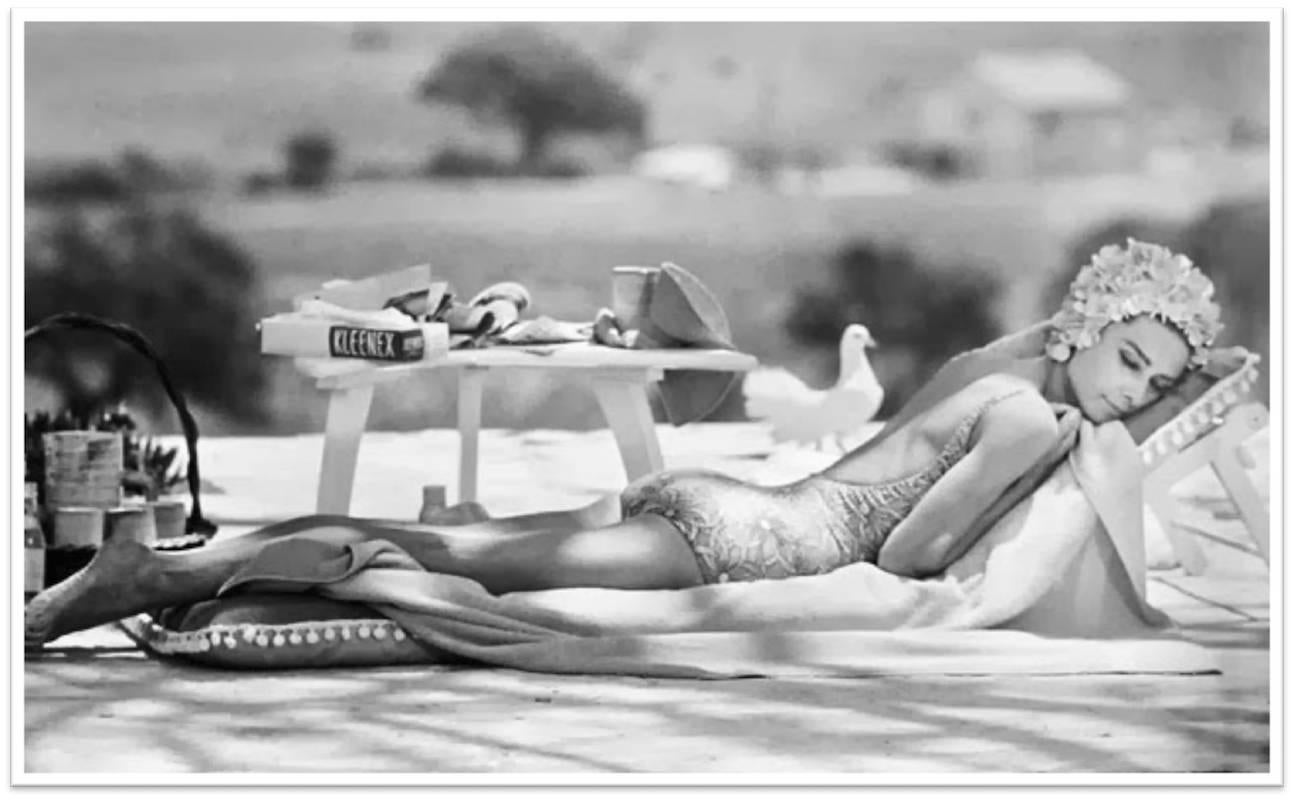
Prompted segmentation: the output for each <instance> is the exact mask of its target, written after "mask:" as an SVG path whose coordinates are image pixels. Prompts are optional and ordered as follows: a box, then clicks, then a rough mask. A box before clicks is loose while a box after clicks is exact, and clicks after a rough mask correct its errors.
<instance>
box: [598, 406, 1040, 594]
mask: <svg viewBox="0 0 1294 800" xmlns="http://www.w3.org/2000/svg"><path fill="white" fill-rule="evenodd" d="M1012 394H1016V392H1014V391H1013V392H1009V393H1007V394H1004V395H1001V396H998V397H994V398H993V399H991V400H989V401H988V402H987V403H984V404H983V405H981V406H980V407H979V408H978V409H977V410H975V411H973V412H971V413H970V414H968V415H967V416H966V418H965V419H964V420H962V422H961V423H960V424H959V425H958V426H957V428H956V429H955V430H954V432H953V434H952V436H951V437H949V440H948V442H947V444H945V445H944V447H943V449H942V450H941V451H940V452H939V454H938V455H937V456H936V457H935V459H934V460H933V461H932V462H931V463H930V464H929V465H927V466H926V467H925V468H924V469H921V470H919V471H917V472H915V473H913V474H911V475H908V476H906V477H903V478H898V479H896V480H890V481H884V482H880V483H868V484H858V483H846V482H843V481H839V480H836V479H833V478H830V477H828V476H826V475H821V474H815V475H810V476H809V477H807V478H804V479H802V480H799V481H796V482H795V483H791V484H788V485H785V486H776V487H766V486H758V485H754V484H749V483H744V482H742V481H739V480H736V479H735V478H730V477H728V476H726V475H723V474H721V473H718V472H713V471H710V470H671V471H666V472H660V473H656V474H654V475H648V476H646V477H644V478H641V479H639V480H637V481H635V482H634V483H632V484H630V485H629V486H628V488H626V489H625V491H624V492H623V493H622V494H621V496H620V505H621V511H622V514H623V516H624V517H625V518H629V517H632V516H636V515H639V514H659V515H661V516H663V517H665V518H666V519H668V520H670V522H672V523H673V524H674V526H675V527H676V528H678V530H679V532H680V533H682V534H683V537H684V538H685V539H686V540H687V542H688V544H690V545H691V547H692V551H693V552H694V553H695V555H696V560H697V564H698V566H699V567H700V569H701V576H702V579H703V580H704V581H705V582H706V583H723V582H726V581H753V580H761V579H769V578H790V577H794V576H797V575H817V574H822V573H825V572H831V571H832V570H834V569H838V568H840V567H843V566H845V565H847V564H853V563H857V562H859V561H867V562H870V563H873V564H874V563H876V559H877V556H878V555H879V554H880V551H881V545H883V544H884V543H885V540H886V539H887V538H888V537H889V535H890V533H891V532H893V530H894V528H895V526H897V525H898V524H899V523H900V522H901V521H902V520H903V519H904V518H905V517H907V515H908V514H909V513H911V511H912V509H913V508H914V507H915V506H916V504H917V502H918V501H919V500H920V499H921V498H922V497H923V496H924V495H925V493H926V492H927V491H929V489H930V487H931V486H933V485H934V484H935V482H936V481H938V480H939V479H940V478H941V477H943V476H944V474H945V473H947V472H948V470H949V469H951V468H952V466H953V465H954V464H956V463H957V462H958V461H960V460H961V459H962V457H964V456H965V455H966V453H967V452H968V451H969V449H970V441H971V433H972V431H973V430H974V429H975V425H976V423H978V422H979V420H980V417H981V416H982V415H983V414H984V411H985V410H986V409H987V408H988V407H989V406H990V405H992V404H994V403H996V402H998V401H1000V400H1002V399H1004V398H1005V397H1009V396H1010V395H1012Z"/></svg>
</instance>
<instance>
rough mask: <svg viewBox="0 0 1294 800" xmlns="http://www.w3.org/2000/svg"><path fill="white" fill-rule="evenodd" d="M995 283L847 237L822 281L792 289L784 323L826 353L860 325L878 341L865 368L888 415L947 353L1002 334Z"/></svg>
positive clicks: (979, 275)
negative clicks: (876, 381) (880, 388)
mask: <svg viewBox="0 0 1294 800" xmlns="http://www.w3.org/2000/svg"><path fill="white" fill-rule="evenodd" d="M999 288H1000V287H999V285H998V283H997V281H996V279H995V278H993V277H992V276H990V275H987V274H985V273H983V272H981V271H978V270H975V269H973V268H971V267H969V266H967V265H962V264H955V265H935V264H931V263H927V262H924V261H921V260H919V259H918V258H917V257H916V256H914V255H913V254H912V253H911V252H910V251H908V250H906V249H903V248H900V247H896V246H884V245H881V244H878V243H875V242H855V243H851V244H848V245H846V246H845V247H844V248H842V249H841V251H840V252H839V254H838V255H837V256H836V258H835V261H834V263H833V270H832V280H831V283H830V284H829V285H827V286H818V287H805V288H802V289H800V290H798V291H797V292H796V296H795V298H794V301H793V303H792V306H791V312H790V315H789V317H788V318H787V320H786V322H785V326H786V329H787V332H788V333H789V334H790V336H791V338H792V339H794V340H796V341H797V342H799V343H801V344H804V345H808V346H811V347H821V348H824V349H825V348H830V349H831V351H832V352H833V353H834V352H838V350H837V348H838V346H839V344H840V336H841V334H842V333H843V332H844V329H845V326H846V325H849V324H850V323H854V322H860V323H862V324H864V325H866V326H867V327H868V329H869V330H871V332H872V335H873V336H874V337H875V338H876V340H877V342H878V344H879V347H878V348H877V350H876V353H875V358H874V361H873V366H874V367H875V368H876V372H877V377H878V378H880V380H881V383H882V384H883V385H884V386H885V390H886V397H885V405H884V406H883V407H882V409H881V414H882V416H888V415H890V414H892V413H893V412H894V411H895V410H896V409H898V408H899V407H900V406H901V405H903V403H904V402H906V401H907V399H908V397H910V396H911V395H912V393H913V392H915V391H916V390H917V389H918V388H919V387H920V386H921V384H922V383H924V382H925V381H927V380H929V379H930V377H931V376H932V375H934V373H935V371H936V370H937V369H938V368H939V367H940V366H942V365H943V363H944V362H945V361H947V360H948V359H949V358H951V357H952V356H954V355H956V354H958V353H960V352H962V351H964V350H969V349H971V348H973V347H979V346H980V345H983V344H985V343H987V342H989V341H991V340H992V339H994V338H996V337H998V336H1000V335H1001V334H1002V330H1001V327H1000V324H999V323H998V320H997V314H996V308H995V303H996V300H997V296H998V292H999ZM836 368H837V370H838V368H839V365H838V364H837V365H836Z"/></svg>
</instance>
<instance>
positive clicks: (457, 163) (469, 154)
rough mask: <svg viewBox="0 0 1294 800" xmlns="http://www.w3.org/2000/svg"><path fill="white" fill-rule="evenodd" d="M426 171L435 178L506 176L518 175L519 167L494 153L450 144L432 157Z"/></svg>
mask: <svg viewBox="0 0 1294 800" xmlns="http://www.w3.org/2000/svg"><path fill="white" fill-rule="evenodd" d="M424 172H425V173H426V174H427V175H428V176H429V177H433V178H505V177H512V176H514V175H516V174H517V168H516V165H515V164H513V163H512V162H511V161H508V160H507V159H503V158H500V157H498V156H496V155H493V154H492V153H487V152H485V151H481V150H468V149H464V148H461V147H456V146H454V145H449V146H447V147H444V148H442V149H440V150H439V151H437V153H436V154H435V155H434V156H432V157H431V160H430V161H428V162H427V166H426V169H425V170H424Z"/></svg>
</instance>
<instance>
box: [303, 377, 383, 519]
mask: <svg viewBox="0 0 1294 800" xmlns="http://www.w3.org/2000/svg"><path fill="white" fill-rule="evenodd" d="M372 402H373V387H372V386H371V385H369V386H356V387H353V388H349V389H336V390H334V391H332V392H329V394H328V422H327V426H326V427H325V429H324V450H323V464H322V466H321V467H320V469H319V495H318V497H317V498H316V500H315V510H316V511H318V512H319V513H321V514H346V513H349V512H350V496H351V490H352V489H354V486H355V462H356V461H357V460H358V458H359V441H360V439H361V438H362V437H363V436H364V428H365V427H366V426H367V424H368V411H369V407H370V406H371V405H372Z"/></svg>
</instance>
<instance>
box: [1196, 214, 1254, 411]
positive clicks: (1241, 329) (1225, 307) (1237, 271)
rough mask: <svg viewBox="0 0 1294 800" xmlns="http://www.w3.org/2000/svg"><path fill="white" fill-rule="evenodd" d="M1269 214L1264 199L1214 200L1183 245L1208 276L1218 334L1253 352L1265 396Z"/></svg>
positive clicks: (1222, 341) (1223, 340)
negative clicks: (1217, 313)
mask: <svg viewBox="0 0 1294 800" xmlns="http://www.w3.org/2000/svg"><path fill="white" fill-rule="evenodd" d="M1270 248H1271V216H1270V206H1269V203H1268V201H1267V199H1266V198H1259V199H1252V200H1237V201H1230V202H1224V203H1219V204H1218V205H1215V206H1214V207H1212V208H1210V209H1209V210H1208V211H1207V212H1205V213H1204V214H1203V215H1202V216H1201V217H1200V218H1199V219H1197V220H1196V221H1195V222H1193V223H1192V224H1191V226H1190V228H1189V229H1188V230H1187V231H1186V233H1185V244H1184V245H1183V249H1184V250H1185V252H1186V253H1187V254H1189V255H1190V257H1191V259H1192V260H1193V261H1195V263H1197V264H1199V265H1200V268H1201V269H1203V270H1204V271H1205V272H1207V273H1208V274H1209V277H1211V278H1213V282H1214V285H1215V286H1216V287H1217V292H1218V302H1219V303H1220V304H1221V305H1222V322H1223V324H1224V325H1225V326H1226V327H1225V328H1224V329H1223V331H1222V335H1221V337H1220V339H1219V343H1221V344H1225V345H1233V344H1234V345H1242V346H1244V347H1247V348H1249V349H1250V350H1253V351H1254V352H1256V353H1259V354H1260V355H1262V357H1263V362H1264V366H1263V368H1262V369H1261V370H1260V373H1261V379H1260V380H1259V385H1258V391H1259V392H1260V396H1261V397H1262V398H1264V399H1270V389H1269V383H1268V380H1269V373H1270V359H1271V343H1270V342H1271V340H1270V338H1269V337H1270V335H1271V251H1270Z"/></svg>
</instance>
